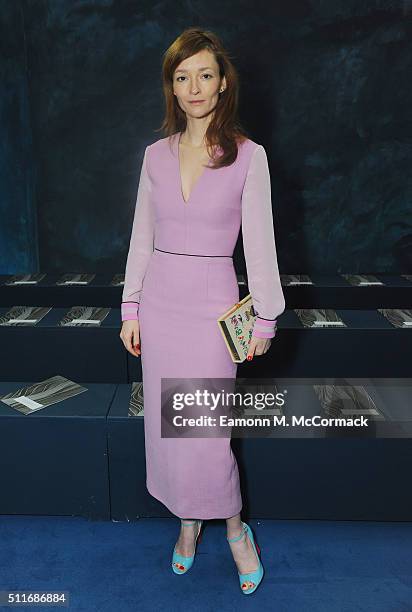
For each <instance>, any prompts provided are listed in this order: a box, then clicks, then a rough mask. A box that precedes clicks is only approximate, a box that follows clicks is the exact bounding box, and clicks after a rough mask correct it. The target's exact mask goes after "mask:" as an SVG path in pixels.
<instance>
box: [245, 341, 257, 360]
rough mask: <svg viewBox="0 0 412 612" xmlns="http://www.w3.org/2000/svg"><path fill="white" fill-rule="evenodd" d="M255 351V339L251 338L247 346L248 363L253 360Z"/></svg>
mask: <svg viewBox="0 0 412 612" xmlns="http://www.w3.org/2000/svg"><path fill="white" fill-rule="evenodd" d="M255 349H256V339H255V338H254V337H253V336H252V338H251V340H250V344H249V350H248V352H247V355H246V359H247V360H248V361H251V360H252V359H253V356H254V354H255Z"/></svg>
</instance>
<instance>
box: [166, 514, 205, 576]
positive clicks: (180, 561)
mask: <svg viewBox="0 0 412 612" xmlns="http://www.w3.org/2000/svg"><path fill="white" fill-rule="evenodd" d="M195 523H198V525H199V529H198V532H197V535H196V538H195V548H194V551H193V555H192V556H191V557H184V556H183V555H179V553H177V552H176V546H175V547H174V549H173V558H172V569H173V571H174V573H175V574H186V572H187V571H188V570H189V569H190V568H191V567H192V565H193V560H194V558H195V553H196V544H197V543H198V542H200V540H201V538H202V536H201V533H200V530H201V529H202V523H203V521H202V520H196V521H190V522H189V523H184V522H183V521H182V525H183V526H186V525H194V524H195Z"/></svg>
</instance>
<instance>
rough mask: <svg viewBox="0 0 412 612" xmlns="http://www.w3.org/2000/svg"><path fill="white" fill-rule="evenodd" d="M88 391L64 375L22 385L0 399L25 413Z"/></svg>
mask: <svg viewBox="0 0 412 612" xmlns="http://www.w3.org/2000/svg"><path fill="white" fill-rule="evenodd" d="M85 391H88V389H87V388H86V387H82V386H81V385H78V384H77V383H75V382H73V381H72V380H69V379H68V378H65V377H64V376H59V375H56V376H52V377H51V378H46V379H45V380H41V381H40V382H37V383H34V384H32V385H29V386H28V387H22V388H21V389H18V390H17V391H13V393H7V395H3V396H1V397H0V400H1V401H2V402H3V403H4V404H7V406H10V408H14V409H15V410H18V411H19V412H22V413H23V414H31V413H32V412H35V411H37V410H41V409H42V408H46V406H50V405H51V404H57V403H59V402H62V401H64V400H66V399H68V398H69V397H73V396H74V395H78V394H79V393H84V392H85Z"/></svg>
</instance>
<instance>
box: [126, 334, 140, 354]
mask: <svg viewBox="0 0 412 612" xmlns="http://www.w3.org/2000/svg"><path fill="white" fill-rule="evenodd" d="M133 342H134V341H133V332H132V333H131V334H130V335H129V336H128V337H127V339H126V348H127V350H128V351H129V353H130V354H131V355H134V356H135V357H138V356H139V355H140V348H137V347H136V348H135V347H134V344H133Z"/></svg>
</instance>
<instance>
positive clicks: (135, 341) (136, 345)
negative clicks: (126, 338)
mask: <svg viewBox="0 0 412 612" xmlns="http://www.w3.org/2000/svg"><path fill="white" fill-rule="evenodd" d="M132 345H133V348H134V349H135V350H137V351H138V352H139V354H140V353H141V349H140V331H139V330H135V331H134V332H133V339H132Z"/></svg>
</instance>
